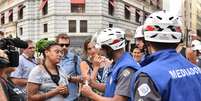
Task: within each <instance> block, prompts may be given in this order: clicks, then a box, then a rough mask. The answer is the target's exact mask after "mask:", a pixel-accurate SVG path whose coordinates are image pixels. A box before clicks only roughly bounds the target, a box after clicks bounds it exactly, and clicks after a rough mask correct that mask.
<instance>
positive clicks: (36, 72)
mask: <svg viewBox="0 0 201 101" xmlns="http://www.w3.org/2000/svg"><path fill="white" fill-rule="evenodd" d="M59 76H60V80H59V84H62V85H68V80H67V75H65V74H64V73H63V72H62V71H61V70H60V69H59ZM28 82H31V83H36V84H40V88H39V93H46V92H48V91H50V90H53V89H54V88H55V87H56V86H57V85H56V84H55V83H54V82H53V81H52V79H51V77H50V75H49V74H48V73H47V71H46V70H45V69H44V68H42V67H40V66H36V67H35V68H34V69H33V70H32V71H31V73H30V75H29V78H28ZM46 101H64V97H63V96H62V95H57V96H54V97H51V98H50V99H48V100H46Z"/></svg>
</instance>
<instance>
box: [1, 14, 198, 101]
mask: <svg viewBox="0 0 201 101" xmlns="http://www.w3.org/2000/svg"><path fill="white" fill-rule="evenodd" d="M181 27H182V23H181V21H180V17H178V16H176V15H174V14H172V13H171V12H166V11H158V12H154V13H152V14H151V15H149V16H148V17H147V18H146V20H145V22H144V24H143V25H141V26H139V27H138V28H137V30H136V33H135V37H134V38H135V47H134V48H133V49H132V51H127V50H126V49H125V48H128V45H127V40H126V38H125V36H126V33H125V31H124V30H123V29H120V28H105V29H103V30H101V31H100V32H97V33H96V34H95V35H94V36H93V37H90V38H88V39H86V40H85V42H84V43H83V51H84V52H83V53H84V56H82V57H80V56H79V55H77V54H75V53H73V52H72V51H70V50H69V48H70V44H71V40H70V37H69V36H68V35H67V34H66V33H61V34H58V35H57V36H56V37H55V40H49V39H48V38H43V39H40V40H39V41H37V42H36V43H34V42H33V41H31V40H25V42H26V43H27V44H28V47H27V48H23V49H21V51H22V53H21V54H20V56H19V65H18V66H17V67H10V66H9V63H10V61H9V54H7V52H6V51H4V50H2V49H1V50H0V96H1V97H0V101H201V69H200V67H201V41H200V38H199V37H197V38H194V39H193V41H192V43H191V45H190V46H189V47H184V45H183V39H182V38H183V34H184V33H183V32H182V28H181ZM198 33H201V30H198ZM1 35H3V32H1ZM128 49H129V48H128ZM36 52H37V55H36V54H35V53H36ZM36 56H37V57H36Z"/></svg>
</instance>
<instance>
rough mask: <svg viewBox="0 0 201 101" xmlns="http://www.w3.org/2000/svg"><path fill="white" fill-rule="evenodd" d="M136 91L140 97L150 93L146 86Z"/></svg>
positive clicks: (141, 86)
mask: <svg viewBox="0 0 201 101" xmlns="http://www.w3.org/2000/svg"><path fill="white" fill-rule="evenodd" d="M137 90H138V92H139V95H140V96H146V95H147V94H148V93H149V92H150V91H151V89H150V87H149V86H148V85H147V84H142V85H140V86H139V87H138V89H137Z"/></svg>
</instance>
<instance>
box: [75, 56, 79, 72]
mask: <svg viewBox="0 0 201 101" xmlns="http://www.w3.org/2000/svg"><path fill="white" fill-rule="evenodd" d="M74 63H75V64H74V68H75V75H76V76H77V75H79V73H78V70H77V63H78V56H77V55H74Z"/></svg>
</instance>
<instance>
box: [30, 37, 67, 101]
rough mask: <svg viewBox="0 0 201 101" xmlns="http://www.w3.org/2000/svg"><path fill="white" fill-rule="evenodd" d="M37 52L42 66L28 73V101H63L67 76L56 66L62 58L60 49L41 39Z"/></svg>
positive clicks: (51, 42)
mask: <svg viewBox="0 0 201 101" xmlns="http://www.w3.org/2000/svg"><path fill="white" fill-rule="evenodd" d="M37 51H38V52H41V53H42V54H43V56H44V62H43V64H42V65H39V66H36V67H35V68H34V69H33V70H32V71H31V73H30V75H29V78H28V84H27V93H28V100H29V101H41V100H43V101H64V98H65V97H66V96H67V93H68V89H67V84H68V80H67V75H65V74H64V73H63V71H62V70H61V69H60V67H59V66H58V65H57V64H58V63H59V62H60V60H61V58H62V56H63V51H62V47H61V46H60V45H59V44H57V43H56V42H54V41H49V40H47V39H41V40H39V41H38V42H37Z"/></svg>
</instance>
